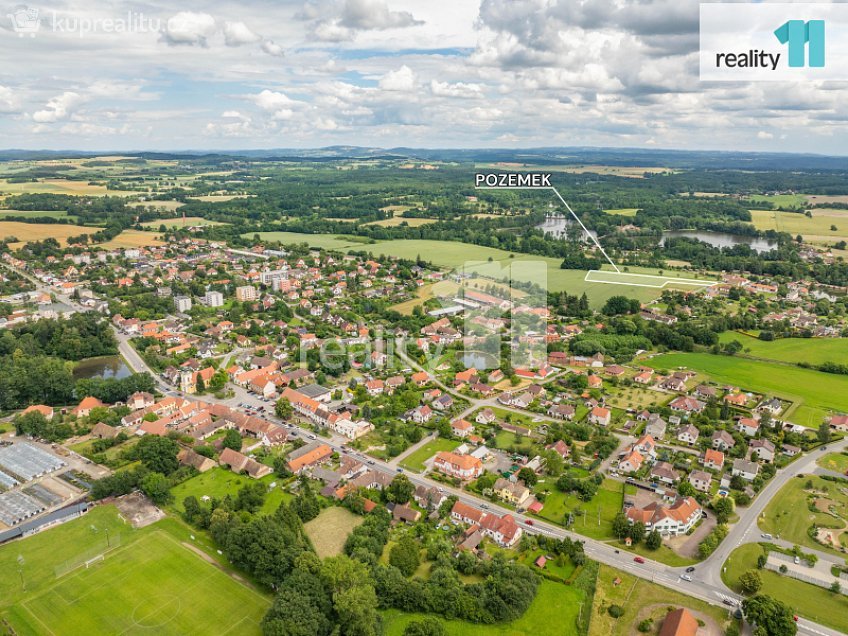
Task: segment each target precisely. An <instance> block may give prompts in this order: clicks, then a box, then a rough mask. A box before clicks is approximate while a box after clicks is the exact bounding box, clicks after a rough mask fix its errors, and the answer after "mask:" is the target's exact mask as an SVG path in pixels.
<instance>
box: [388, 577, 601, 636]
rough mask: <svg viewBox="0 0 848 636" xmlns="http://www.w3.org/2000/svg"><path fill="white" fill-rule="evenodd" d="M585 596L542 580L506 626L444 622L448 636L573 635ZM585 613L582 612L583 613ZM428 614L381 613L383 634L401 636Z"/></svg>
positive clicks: (569, 587)
mask: <svg viewBox="0 0 848 636" xmlns="http://www.w3.org/2000/svg"><path fill="white" fill-rule="evenodd" d="M585 598H586V597H585V594H584V593H583V592H582V591H581V590H579V589H577V588H575V587H572V586H570V585H564V584H562V583H554V582H552V581H547V580H543V581H542V582H541V583H540V584H539V590H538V592H537V593H536V598H535V599H534V600H533V603H531V605H530V607H529V608H528V610H527V612H525V614H524V616H522V617H521V618H519V619H518V620H515V621H512V622H511V623H506V624H496V625H477V624H474V623H468V622H465V621H457V620H444V619H439V621H440V622H441V623H442V624H443V625H444V627H445V630H446V631H447V633H448V635H449V636H561V635H562V634H574V633H575V632H576V630H577V628H576V623H577V617H578V616H579V615H580V611H581V608H582V605H583V603H584V601H585ZM583 611H585V609H584V610H583ZM426 616H429V615H428V614H407V613H405V612H401V611H399V610H387V611H385V612H383V634H384V635H385V636H401V635H402V634H403V631H404V629H406V626H407V625H408V624H409V623H411V622H412V621H415V620H421V619H423V618H425V617H426Z"/></svg>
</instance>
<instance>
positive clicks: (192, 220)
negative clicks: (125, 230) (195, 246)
mask: <svg viewBox="0 0 848 636" xmlns="http://www.w3.org/2000/svg"><path fill="white" fill-rule="evenodd" d="M161 225H164V226H165V227H167V228H172V227H176V228H180V227H196V226H198V225H226V223H220V222H219V221H210V220H209V219H204V218H202V217H199V216H187V217H186V218H182V217H177V218H175V219H157V220H156V221H151V222H150V223H145V224H144V225H143V226H142V227H146V228H148V229H151V230H158V229H159V227H160V226H161Z"/></svg>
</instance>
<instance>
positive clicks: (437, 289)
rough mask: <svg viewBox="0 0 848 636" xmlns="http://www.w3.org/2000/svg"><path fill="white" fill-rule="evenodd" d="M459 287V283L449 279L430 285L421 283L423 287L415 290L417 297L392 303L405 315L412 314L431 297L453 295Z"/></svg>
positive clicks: (395, 308) (396, 309)
mask: <svg viewBox="0 0 848 636" xmlns="http://www.w3.org/2000/svg"><path fill="white" fill-rule="evenodd" d="M458 289H459V285H457V284H456V283H454V282H453V281H448V280H444V281H439V282H438V283H430V284H428V285H421V287H419V288H417V289H416V290H415V298H411V299H409V300H405V301H403V302H402V303H398V304H396V305H392V307H391V308H392V309H394V310H395V311H397V312H399V313H401V314H403V315H404V316H411V315H412V311H413V309H415V308H416V307H418V306H419V305H423V304H424V303H426V302H427V301H428V300H430V299H431V298H436V297H437V296H452V295H453V294H455V293H456V292H457V290H458Z"/></svg>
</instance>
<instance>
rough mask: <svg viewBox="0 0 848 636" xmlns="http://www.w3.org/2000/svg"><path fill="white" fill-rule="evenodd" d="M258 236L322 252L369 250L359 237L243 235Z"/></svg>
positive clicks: (284, 234)
mask: <svg viewBox="0 0 848 636" xmlns="http://www.w3.org/2000/svg"><path fill="white" fill-rule="evenodd" d="M256 234H258V235H259V238H260V239H261V240H263V241H279V242H281V243H283V244H284V245H290V244H293V243H307V244H308V245H309V247H315V248H319V249H324V250H341V251H345V250H348V249H354V250H356V249H368V250H370V249H371V246H370V245H369V246H368V247H367V248H366V247H365V245H364V244H365V243H366V241H367V240H366V239H364V238H363V237H360V236H345V235H341V236H337V235H335V234H332V235H331V234H301V233H297V232H251V233H248V234H244V235H243V236H244V237H245V238H253V236H254V235H256Z"/></svg>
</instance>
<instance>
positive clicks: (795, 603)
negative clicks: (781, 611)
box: [721, 543, 848, 633]
mask: <svg viewBox="0 0 848 636" xmlns="http://www.w3.org/2000/svg"><path fill="white" fill-rule="evenodd" d="M762 551H763V548H762V547H761V546H760V545H759V544H758V543H749V544H746V545H743V546H741V547H739V548H737V549H736V550H734V551H733V552H731V554H730V557H728V559H727V561H725V563H724V568H723V570H725V571H723V572H722V575H721V579H722V581H724V582H725V584H726V585H727V586H728V587H731V588H733V589H735V590H738V589H739V587H738V581H739V576H740V575H741V574H742V573H743V572H746V571H748V570H756V569H757V557H758V556H759V555H760V554H762ZM759 574H760V576H761V577H762V579H763V587H762V589H761V590H760V594H767V595H769V596H772V597H774V598H776V599H777V600H779V601H783V602H784V603H786V604H787V605H788V606H789V607H791V608H792V609H793V611H794V612H795V613H797V614H799V615H801V616H803V617H805V618H808V619H810V620H812V621H815V622H817V623H821V624H822V625H827V626H828V627H832V628H834V629H837V630H839V631H841V632H846V633H848V598H846V597H845V596H844V595H842V594H831V593H830V592H828V591H827V590H825V589H823V588H821V587H818V586H816V585H812V584H810V583H804V582H803V581H798V580H797V579H792V578H789V577H788V576H781V575H780V574H779V573H777V572H772V571H771V570H759Z"/></svg>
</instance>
